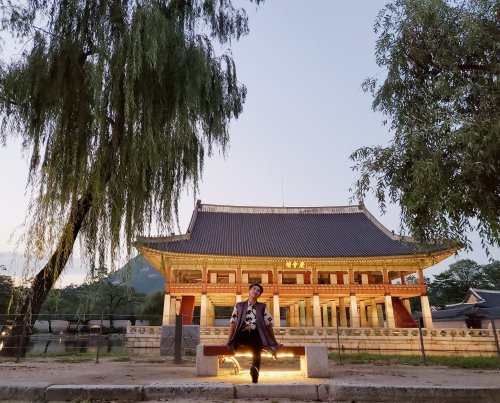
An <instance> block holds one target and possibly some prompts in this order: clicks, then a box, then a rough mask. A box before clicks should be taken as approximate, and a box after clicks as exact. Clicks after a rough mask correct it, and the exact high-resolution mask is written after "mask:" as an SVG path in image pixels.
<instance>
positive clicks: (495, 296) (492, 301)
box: [470, 288, 500, 308]
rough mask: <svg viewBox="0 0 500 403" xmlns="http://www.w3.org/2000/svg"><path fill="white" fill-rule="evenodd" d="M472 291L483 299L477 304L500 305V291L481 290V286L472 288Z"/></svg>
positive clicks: (486, 306)
mask: <svg viewBox="0 0 500 403" xmlns="http://www.w3.org/2000/svg"><path fill="white" fill-rule="evenodd" d="M470 291H472V292H473V293H474V294H476V295H477V296H478V297H479V298H481V299H482V301H479V302H478V303H477V305H479V306H481V307H485V308H493V307H500V291H498V290H481V289H479V288H471V289H470Z"/></svg>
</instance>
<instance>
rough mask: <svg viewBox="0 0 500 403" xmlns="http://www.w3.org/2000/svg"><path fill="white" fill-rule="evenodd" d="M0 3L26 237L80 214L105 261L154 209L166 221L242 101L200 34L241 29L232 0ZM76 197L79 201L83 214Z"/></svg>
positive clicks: (228, 71) (0, 102)
mask: <svg viewBox="0 0 500 403" xmlns="http://www.w3.org/2000/svg"><path fill="white" fill-rule="evenodd" d="M254 1H255V3H259V2H260V0H254ZM1 3H2V4H1V5H2V6H3V10H4V15H3V26H4V27H5V28H6V29H7V30H9V31H10V32H11V34H12V35H14V36H15V37H17V38H19V39H20V40H21V41H24V48H23V51H22V52H21V54H20V56H19V57H18V58H17V60H13V61H12V62H10V63H6V64H3V65H2V68H1V70H0V114H1V115H2V117H3V124H2V127H1V131H0V140H1V141H2V142H3V143H5V142H6V139H7V137H8V136H19V137H21V138H22V143H23V147H24V149H25V151H26V152H27V153H28V154H29V156H30V173H29V184H30V185H31V186H32V188H33V190H34V191H33V199H32V205H31V209H30V212H31V213H32V214H31V218H32V221H31V223H32V225H31V230H30V235H31V236H30V238H29V239H30V245H29V248H34V250H37V251H38V252H40V253H44V252H45V251H46V250H47V249H49V250H50V249H52V248H53V247H54V246H56V244H57V242H60V236H61V233H63V232H64V231H66V232H67V231H76V230H78V229H79V228H78V225H81V229H80V235H81V237H82V240H83V241H84V246H86V250H87V251H88V252H89V254H90V255H95V253H96V251H98V252H99V253H98V254H99V255H100V256H101V260H103V255H104V253H105V251H106V250H107V248H109V249H110V250H111V251H115V250H117V248H119V246H120V244H121V242H122V241H123V240H125V243H126V245H127V246H128V247H129V248H130V246H131V242H132V241H133V239H134V237H135V236H136V235H137V234H142V233H144V232H147V229H148V227H149V225H150V224H151V222H152V221H153V219H154V220H155V223H156V224H158V225H159V226H160V228H161V227H164V226H169V225H170V224H171V223H172V218H173V217H175V213H176V211H177V201H178V198H179V194H180V191H181V190H182V188H183V187H184V186H185V185H188V184H192V185H194V186H196V183H197V181H198V178H199V175H200V172H201V169H202V167H203V157H204V155H205V154H206V153H210V152H211V150H212V147H213V146H219V147H221V149H222V150H225V148H226V145H227V143H228V125H229V122H230V120H231V119H232V118H234V117H237V116H238V115H239V114H240V113H241V111H242V105H243V102H244V100H245V94H246V89H245V87H244V86H243V85H242V84H240V83H239V82H238V80H237V76H236V70H235V65H234V63H233V60H232V58H231V56H230V54H229V53H227V54H222V55H217V54H215V52H214V46H213V44H212V41H217V42H219V43H221V44H226V43H228V42H230V41H231V40H232V39H238V38H239V37H240V36H241V35H245V34H247V33H248V24H247V16H246V14H245V12H244V10H241V9H236V8H234V7H233V5H232V1H231V0H190V1H186V0H141V1H135V0H134V1H129V0H65V1H49V0H45V1H39V0H29V1H26V2H22V3H21V4H23V5H21V4H17V5H12V4H11V3H10V2H8V1H2V2H1ZM75 206H80V207H81V208H83V213H86V212H88V213H87V214H86V215H85V218H84V219H82V220H81V221H82V222H81V224H79V223H78V222H76V221H74V217H75V214H76V212H77V211H76V210H75ZM80 211H81V210H80ZM68 220H69V221H74V222H73V223H72V224H71V225H70V227H69V228H68V227H67V223H68ZM122 231H123V232H122ZM123 235H124V237H123ZM109 249H108V250H109ZM101 264H102V261H101Z"/></svg>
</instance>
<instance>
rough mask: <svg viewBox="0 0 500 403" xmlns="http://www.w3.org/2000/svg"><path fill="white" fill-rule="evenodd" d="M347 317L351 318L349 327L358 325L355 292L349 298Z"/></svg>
mask: <svg viewBox="0 0 500 403" xmlns="http://www.w3.org/2000/svg"><path fill="white" fill-rule="evenodd" d="M349 317H350V319H351V326H350V327H359V325H360V323H359V314H358V302H357V298H356V295H355V294H352V295H351V297H350V298H349Z"/></svg>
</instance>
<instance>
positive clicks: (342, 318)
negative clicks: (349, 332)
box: [339, 297, 347, 327]
mask: <svg viewBox="0 0 500 403" xmlns="http://www.w3.org/2000/svg"><path fill="white" fill-rule="evenodd" d="M339 311H340V327H347V314H346V311H345V300H344V297H340V298H339Z"/></svg>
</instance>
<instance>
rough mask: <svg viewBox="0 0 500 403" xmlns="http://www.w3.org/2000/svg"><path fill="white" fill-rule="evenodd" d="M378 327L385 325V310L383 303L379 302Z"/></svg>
mask: <svg viewBox="0 0 500 403" xmlns="http://www.w3.org/2000/svg"><path fill="white" fill-rule="evenodd" d="M377 317H378V327H384V311H383V310H382V304H377Z"/></svg>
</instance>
